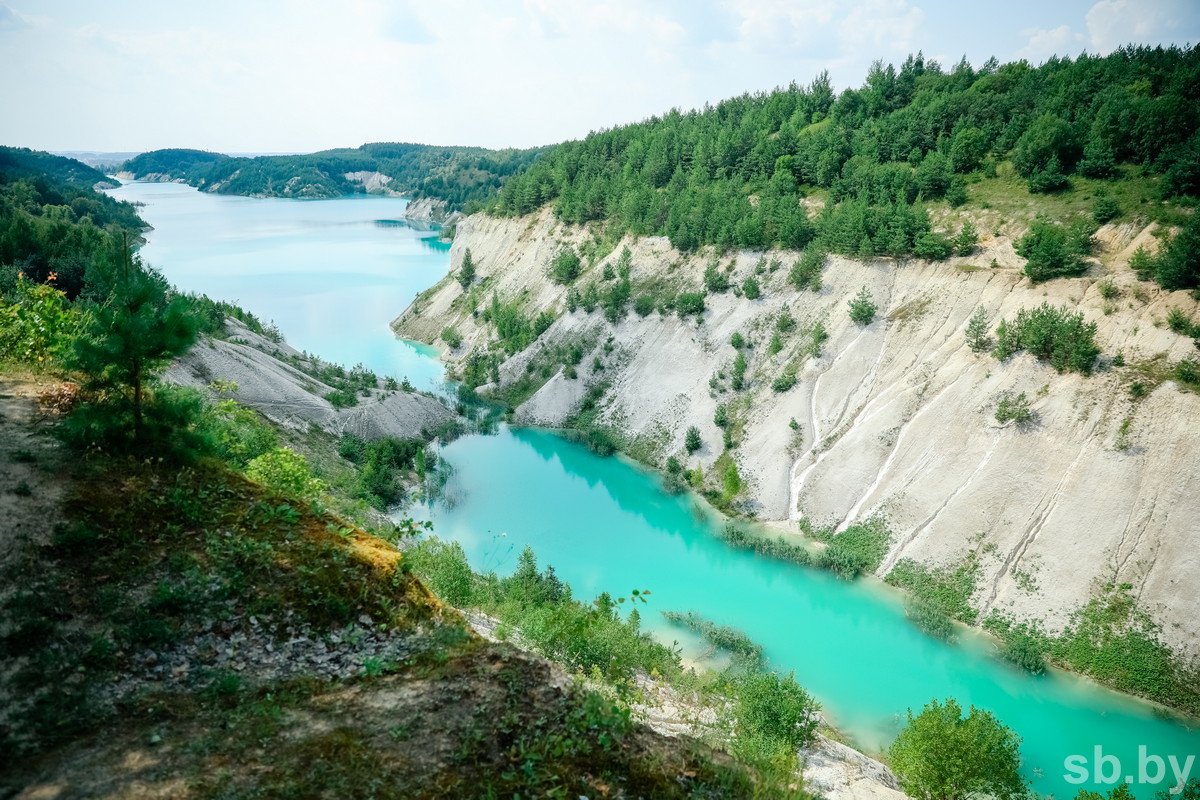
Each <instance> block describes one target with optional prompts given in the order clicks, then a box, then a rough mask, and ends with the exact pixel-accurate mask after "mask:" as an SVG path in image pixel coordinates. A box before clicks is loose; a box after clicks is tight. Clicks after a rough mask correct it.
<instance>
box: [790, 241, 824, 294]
mask: <svg viewBox="0 0 1200 800" xmlns="http://www.w3.org/2000/svg"><path fill="white" fill-rule="evenodd" d="M825 258H826V253H825V251H823V250H820V249H818V248H817V247H816V246H812V247H808V248H806V249H805V251H804V253H803V254H802V255H801V256H800V258H799V259H797V260H796V263H795V264H793V265H792V269H791V271H790V272H789V273H788V280H789V281H791V282H792V285H793V286H795V287H796V289H798V290H800V291H803V290H805V289H810V290H812V291H814V292H817V291H820V290H821V268H822V267H824V266H825Z"/></svg>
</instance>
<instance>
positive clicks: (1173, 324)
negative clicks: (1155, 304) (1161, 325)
mask: <svg viewBox="0 0 1200 800" xmlns="http://www.w3.org/2000/svg"><path fill="white" fill-rule="evenodd" d="M1167 327H1168V328H1170V329H1171V330H1172V331H1174V332H1175V333H1178V334H1179V335H1181V336H1191V335H1192V318H1191V317H1190V316H1188V314H1187V312H1185V311H1184V310H1183V309H1182V308H1178V307H1176V308H1172V309H1171V310H1170V311H1169V312H1167Z"/></svg>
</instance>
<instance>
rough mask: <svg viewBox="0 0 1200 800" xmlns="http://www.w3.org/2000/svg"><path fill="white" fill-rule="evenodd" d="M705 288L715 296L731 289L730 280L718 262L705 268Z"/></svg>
mask: <svg viewBox="0 0 1200 800" xmlns="http://www.w3.org/2000/svg"><path fill="white" fill-rule="evenodd" d="M704 288H705V289H707V290H708V291H710V292H712V293H713V294H720V293H721V292H724V291H725V290H726V289H728V288H729V279H728V278H727V277H725V273H724V272H722V271H721V267H720V265H719V264H717V262H716V261H713V262H712V263H710V264H709V265H708V266H707V267H705V268H704Z"/></svg>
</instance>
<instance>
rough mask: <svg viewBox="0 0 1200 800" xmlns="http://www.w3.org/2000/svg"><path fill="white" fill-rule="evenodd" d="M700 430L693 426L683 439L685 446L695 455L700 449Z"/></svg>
mask: <svg viewBox="0 0 1200 800" xmlns="http://www.w3.org/2000/svg"><path fill="white" fill-rule="evenodd" d="M700 445H701V442H700V429H699V428H697V427H696V426H695V425H692V426H691V427H689V428H688V429H687V433H686V434H684V437H683V446H684V449H686V450H687V451H688V452H689V453H694V452H696V451H697V450H699V449H700Z"/></svg>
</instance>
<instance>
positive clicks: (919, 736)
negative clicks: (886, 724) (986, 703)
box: [888, 698, 1027, 800]
mask: <svg viewBox="0 0 1200 800" xmlns="http://www.w3.org/2000/svg"><path fill="white" fill-rule="evenodd" d="M1020 745H1021V739H1020V737H1019V736H1017V735H1016V734H1015V733H1014V732H1013V731H1012V730H1011V729H1009V728H1008V727H1006V726H1005V725H1004V724H1003V723H1001V722H1000V721H999V720H998V719H996V717H995V716H994V715H993V714H992V713H991V712H990V711H983V710H981V709H977V708H975V707H973V706H972V707H971V710H970V712H969V713H968V715H967V716H966V717H965V718H964V717H963V716H962V709H961V708H960V707H959V705H958V702H957V701H956V700H954V698H950V699H948V700H946V703H945V705H942V704H940V703H938V701H937V700H931V701H930V702H929V704H928V705H927V706H925V709H924V710H923V711H922V712H921V713H920V714H918V715H916V716H913V713H912V709H909V711H908V724H907V725H906V726H905V728H904V730H902V731H901V732H900V735H899V736H897V737H896V741H894V742H893V743H892V746H891V747H890V748H889V749H888V757H889V759H890V760H891V765H892V769H893V770H894V771H895V772H896V776H897V777H898V778H899V779H900V788H901V789H903V790H904V793H905V794H907V795H908V796H909V797H913V798H917V800H964V799H965V798H967V797H969V796H971V795H976V794H986V795H991V796H992V797H995V798H997V800H1009V799H1010V798H1016V797H1023V796H1025V795H1026V792H1027V789H1026V785H1025V780H1024V779H1023V778H1022V777H1021V773H1020V766H1021V756H1020V750H1019V748H1020Z"/></svg>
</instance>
